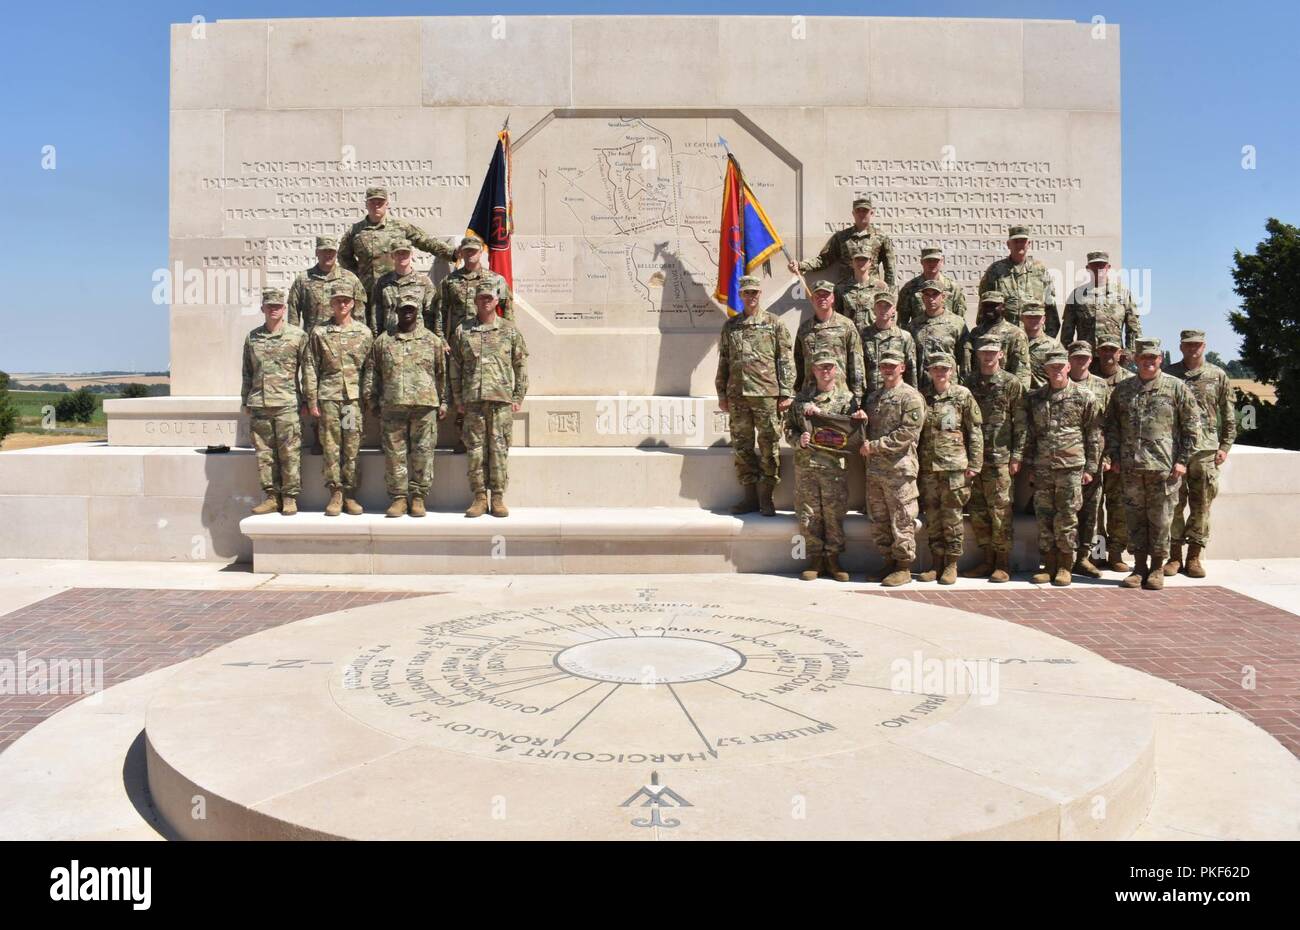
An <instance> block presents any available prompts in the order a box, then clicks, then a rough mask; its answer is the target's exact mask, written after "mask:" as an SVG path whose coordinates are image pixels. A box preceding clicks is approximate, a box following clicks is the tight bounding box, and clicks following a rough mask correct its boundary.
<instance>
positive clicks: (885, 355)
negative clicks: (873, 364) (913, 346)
mask: <svg viewBox="0 0 1300 930" xmlns="http://www.w3.org/2000/svg"><path fill="white" fill-rule="evenodd" d="M880 361H882V362H893V363H894V364H895V365H902V364H903V353H902V352H899V351H898V350H897V349H886V350H885V351H884V352H881V353H880Z"/></svg>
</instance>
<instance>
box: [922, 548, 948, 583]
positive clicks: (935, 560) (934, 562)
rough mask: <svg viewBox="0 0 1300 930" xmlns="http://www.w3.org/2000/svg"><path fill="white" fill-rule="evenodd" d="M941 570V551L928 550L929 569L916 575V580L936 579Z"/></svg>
mask: <svg viewBox="0 0 1300 930" xmlns="http://www.w3.org/2000/svg"><path fill="white" fill-rule="evenodd" d="M942 572H943V553H942V552H935V551H934V550H933V549H931V550H930V569H929V571H924V572H921V574H919V575H917V576H916V580H917V581H938V580H939V575H940V574H941V573H942Z"/></svg>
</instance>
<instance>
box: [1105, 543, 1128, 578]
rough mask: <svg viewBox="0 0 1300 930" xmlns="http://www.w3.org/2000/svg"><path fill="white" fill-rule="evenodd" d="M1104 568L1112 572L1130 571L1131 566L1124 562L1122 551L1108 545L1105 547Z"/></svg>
mask: <svg viewBox="0 0 1300 930" xmlns="http://www.w3.org/2000/svg"><path fill="white" fill-rule="evenodd" d="M1106 567H1107V568H1109V569H1110V570H1111V571H1113V572H1127V571H1132V566H1131V565H1129V564H1128V563H1127V562H1125V561H1124V550H1123V549H1117V548H1114V547H1113V546H1111V545H1109V544H1107V546H1106Z"/></svg>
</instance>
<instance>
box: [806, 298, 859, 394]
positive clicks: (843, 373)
mask: <svg viewBox="0 0 1300 930" xmlns="http://www.w3.org/2000/svg"><path fill="white" fill-rule="evenodd" d="M824 352H827V353H830V354H831V355H833V356H835V363H836V365H838V366H839V372H840V381H841V383H843V384H844V385H845V386H846V387H848V389H849V393H851V394H852V395H853V397H854V399H855V400H857V401H858V402H859V403H861V402H862V388H863V382H864V378H863V358H862V337H861V336H859V335H858V328H857V327H856V326H854V325H853V322H852V321H851V320H848V319H846V318H845V317H843V316H841V315H840V314H838V313H834V312H832V313H831V316H830V319H828V320H826V321H825V322H822V321H821V320H819V319H817V314H816V313H815V312H814V314H813V315H812V316H810V317H809V318H808V319H806V320H804V321H803V322H802V323H800V324H799V332H798V333H796V334H795V337H794V383H795V385H796V386H797V387H799V388H805V387H813V386H814V385H816V383H817V380H816V378H815V377H814V375H813V371H812V365H811V364H810V362H809V360H810V359H814V358H816V357H817V356H818V355H820V354H822V353H824Z"/></svg>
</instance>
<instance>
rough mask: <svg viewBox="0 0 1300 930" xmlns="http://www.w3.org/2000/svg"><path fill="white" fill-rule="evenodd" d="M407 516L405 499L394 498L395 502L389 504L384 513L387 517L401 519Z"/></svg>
mask: <svg viewBox="0 0 1300 930" xmlns="http://www.w3.org/2000/svg"><path fill="white" fill-rule="evenodd" d="M405 515H406V498H405V497H394V498H393V502H392V503H391V504H389V505H388V509H387V510H385V511H384V516H386V517H401V516H405Z"/></svg>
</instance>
